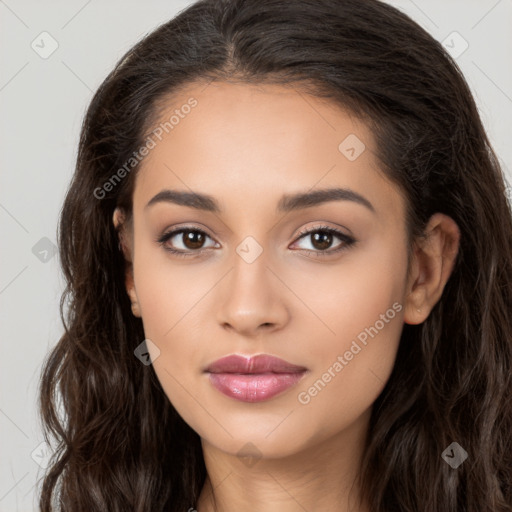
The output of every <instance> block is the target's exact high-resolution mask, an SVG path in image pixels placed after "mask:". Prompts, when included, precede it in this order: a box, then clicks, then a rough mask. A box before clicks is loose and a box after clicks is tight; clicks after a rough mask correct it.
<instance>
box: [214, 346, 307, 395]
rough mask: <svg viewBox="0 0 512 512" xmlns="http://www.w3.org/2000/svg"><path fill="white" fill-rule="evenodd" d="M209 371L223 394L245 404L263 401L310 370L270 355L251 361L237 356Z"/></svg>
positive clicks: (220, 362)
mask: <svg viewBox="0 0 512 512" xmlns="http://www.w3.org/2000/svg"><path fill="white" fill-rule="evenodd" d="M205 371H206V372H207V373H209V374H210V375H209V377H210V382H211V383H212V384H213V386H215V387H216V388H217V389H218V390H219V391H220V392H221V393H223V394H225V395H227V396H229V397H232V398H236V399H237V400H241V401H243V402H261V401H263V400H268V399H269V398H272V397H273V396H275V395H277V394H279V393H282V392H283V391H285V390H286V389H288V388H290V387H291V386H293V385H294V384H296V383H297V382H299V380H301V379H302V377H303V376H304V375H305V373H306V372H307V369H306V368H304V367H303V366H297V365H294V364H292V363H289V362H288V361H284V360H283V359H280V358H278V357H273V356H269V355H266V354H259V355H256V356H253V357H251V358H246V357H243V356H239V355H236V354H235V355H231V356H227V357H223V358H221V359H218V360H217V361H215V362H214V363H212V364H211V365H210V366H208V367H207V368H206V370H205Z"/></svg>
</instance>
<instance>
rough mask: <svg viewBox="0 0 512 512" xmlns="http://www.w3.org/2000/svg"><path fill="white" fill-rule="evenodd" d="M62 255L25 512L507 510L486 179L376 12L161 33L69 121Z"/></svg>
mask: <svg viewBox="0 0 512 512" xmlns="http://www.w3.org/2000/svg"><path fill="white" fill-rule="evenodd" d="M59 244H60V256H61V261H62V265H63V270H64V274H65V277H66V280H67V289H66V291H65V293H64V295H63V300H62V307H61V309H62V317H63V321H64V322H65V333H64V335H63V336H62V338H61V339H60V341H59V343H58V344H57V346H56V347H55V348H54V349H53V351H52V352H51V354H50V356H49V358H48V360H47V362H46V364H45V367H44V372H43V375H42V382H41V396H40V401H41V415H42V418H43V422H44V425H45V428H46V431H47V435H50V434H53V435H54V436H56V438H57V439H58V440H59V442H60V445H59V449H58V450H57V452H56V454H55V457H54V460H53V461H52V464H51V465H50V467H49V469H48V471H47V474H46V476H45V478H44V484H43V488H42V492H41V498H40V507H41V510H42V511H45V512H46V511H50V510H63V511H64V510H66V511H71V510H72V511H80V510H87V511H93V510H98V511H99V510H102V511H103V510H105V511H107V510H108V511H121V510H123V511H126V510H135V511H146V510H148V511H149V510H151V511H157V510H159V511H184V510H194V509H195V510H198V511H199V512H209V511H214V510H216V511H219V512H220V511H228V510H257V511H273V510H277V509H279V510H280V511H281V512H282V511H292V510H293V511H295V510H320V509H321V510H336V511H348V510H351V511H359V512H370V511H371V512H377V511H379V512H383V511H404V512H405V511H408V512H410V511H422V512H434V511H439V510H444V511H465V512H476V511H478V512H482V511H489V512H490V511H494V512H497V511H498V512H504V511H511V510H512V487H511V482H512V449H511V448H512V442H511V438H510V432H511V431H512V405H511V404H512V400H511V398H512V396H511V394H512V393H511V388H512V316H511V314H510V313H511V308H512V215H511V210H510V205H509V203H508V202H507V196H506V190H505V180H504V175H503V172H502V170H501V169H500V167H499V164H498V162H497V158H496V156H495V153H494V152H493V149H492V148H491V145H490V143H489V140H488V137H487V135H486V133H485V131H484V128H483V126H482V122H481V120H480V118H479V115H478V111H477V108H476V106H475V102H474V100H473V98H472V96H471V93H470V90H469V88H468V86H467V84H466V82H465V80H464V78H463V76H462V74H461V73H460V71H459V69H458V68H457V66H456V65H455V64H454V62H453V60H452V59H451V58H450V57H449V56H448V55H447V54H446V53H445V51H444V50H443V48H442V46H441V45H440V44H439V43H438V42H436V41H435V40H434V39H433V38H432V37H431V36H430V35H429V34H427V33H426V32H425V31H424V30H423V29H422V28H420V27H419V26H418V25H417V24H416V23H414V22H413V21H411V20H410V19H409V18H408V17H407V16H405V15H404V14H402V13H401V12H400V11H398V10H397V9H395V8H393V7H390V6H389V5H386V4H384V3H381V2H378V1H376V0H364V1H361V0H315V1H313V0H300V1H296V2H289V1H286V0H263V1H262V0H258V1H257V0H221V1H219V0H202V1H199V2H197V3H195V4H193V5H191V6H190V7H189V8H187V9H185V10H184V11H183V12H181V13H180V14H179V15H178V16H177V17H175V18H174V19H173V20H171V21H169V22H168V23H165V24H164V25H162V26H161V27H159V28H158V29H156V30H155V31H154V32H153V33H151V34H149V35H148V36H147V37H145V38H144V39H143V40H142V41H141V42H139V43H138V44H137V45H135V46H134V47H133V48H132V49H131V50H130V51H129V52H128V53H127V55H125V56H124V57H123V58H122V59H121V61H120V62H119V63H118V65H117V66H116V67H115V69H114V70H113V71H112V73H110V75H109V76H108V77H107V78H106V79H105V81H104V82H103V84H102V85H101V86H100V88H99V90H98V91H97V93H96V94H95V96H94V98H93V100H92V102H91V105H90V107H89V109H88V112H87V115H86V118H85V121H84V125H83V128H82V133H81V139H80V146H79V154H78V159H77V166H76V171H75V175H74V177H73V181H72V183H71V185H70V188H69V190H68V193H67V196H66V199H65V203H64V207H63V210H62V215H61V222H60V226H59ZM65 305H67V307H68V308H67V311H65V312H64V306H65ZM58 394H61V396H62V405H63V407H64V411H65V417H59V415H58V409H57V404H58V400H59V399H60V398H59V397H58Z"/></svg>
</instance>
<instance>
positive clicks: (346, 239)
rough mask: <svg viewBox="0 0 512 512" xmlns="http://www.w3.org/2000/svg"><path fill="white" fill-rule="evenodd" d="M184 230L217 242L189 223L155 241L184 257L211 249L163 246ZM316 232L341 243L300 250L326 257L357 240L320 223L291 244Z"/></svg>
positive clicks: (173, 229)
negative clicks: (330, 235) (183, 248)
mask: <svg viewBox="0 0 512 512" xmlns="http://www.w3.org/2000/svg"><path fill="white" fill-rule="evenodd" d="M185 231H195V232H199V233H202V234H204V235H206V236H207V237H208V238H210V239H211V240H213V241H214V242H215V243H216V244H218V242H217V241H216V240H215V239H214V238H213V237H212V236H211V235H210V234H209V233H208V232H207V231H206V230H205V228H202V227H198V226H194V225H190V224H188V225H183V226H180V225H178V226H174V227H173V228H172V229H170V230H165V231H164V232H163V233H162V234H161V235H159V236H158V237H157V239H156V240H155V242H156V243H158V244H160V245H161V246H163V248H164V250H166V251H167V252H170V253H171V254H174V255H177V256H184V257H187V256H191V257H194V256H199V255H201V254H203V253H204V252H207V251H208V249H212V247H203V248H201V249H197V250H192V249H189V250H188V251H184V250H182V249H171V248H169V247H166V246H165V244H166V242H167V241H168V240H169V239H171V238H173V237H175V236H177V235H179V234H182V233H183V232H185ZM316 232H327V233H330V234H332V235H333V236H334V237H336V238H338V239H339V240H341V241H342V243H341V245H340V246H339V247H338V248H337V249H326V250H311V249H301V250H302V251H306V252H308V253H314V254H316V255H317V256H321V257H322V256H325V257H328V256H330V255H332V254H338V253H341V252H342V251H344V250H346V249H348V248H350V247H351V246H353V245H355V244H356V243H357V240H356V239H355V238H354V237H353V236H351V235H348V234H346V233H343V232H342V231H341V230H340V229H338V228H333V227H330V226H327V225H324V224H322V225H317V226H312V227H309V228H304V229H303V230H301V231H300V232H299V233H298V234H297V235H296V236H295V237H294V242H292V244H295V243H297V242H298V241H300V240H302V239H303V238H306V237H307V236H308V235H311V234H313V233H316Z"/></svg>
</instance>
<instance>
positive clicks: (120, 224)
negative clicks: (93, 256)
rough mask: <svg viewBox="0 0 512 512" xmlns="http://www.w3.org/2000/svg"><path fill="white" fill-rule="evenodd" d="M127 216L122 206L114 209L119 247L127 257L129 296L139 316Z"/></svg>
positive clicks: (126, 277) (126, 278)
mask: <svg viewBox="0 0 512 512" xmlns="http://www.w3.org/2000/svg"><path fill="white" fill-rule="evenodd" d="M125 220H126V216H125V213H124V211H123V210H122V209H121V208H116V209H115V210H114V214H113V216H112V222H113V223H114V228H115V230H116V231H117V233H118V237H119V249H120V250H121V251H122V253H123V256H124V259H125V269H126V272H125V287H126V292H127V293H128V296H129V297H130V301H131V303H132V313H133V314H134V315H135V316H137V317H139V318H140V316H141V314H140V308H139V301H138V298H137V292H136V291H135V284H134V280H133V261H132V250H133V240H132V236H131V235H130V234H129V233H128V232H127V227H126V223H125Z"/></svg>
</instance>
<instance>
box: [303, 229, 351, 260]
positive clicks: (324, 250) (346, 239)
mask: <svg viewBox="0 0 512 512" xmlns="http://www.w3.org/2000/svg"><path fill="white" fill-rule="evenodd" d="M302 239H305V240H308V239H309V240H311V243H310V245H311V247H312V249H305V250H306V251H307V252H310V253H313V254H315V255H317V256H330V255H332V254H335V253H339V252H340V251H344V250H346V249H348V248H349V247H350V246H352V245H354V244H355V243H356V240H355V239H354V238H352V237H351V236H348V235H345V234H344V233H342V232H341V231H338V230H337V229H334V228H331V227H329V226H320V227H317V228H314V229H310V230H306V231H303V232H301V233H300V237H299V240H302ZM335 239H338V240H341V243H339V244H338V246H337V247H336V248H335V249H332V250H329V249H330V248H331V245H332V244H333V242H334V240H335Z"/></svg>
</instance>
